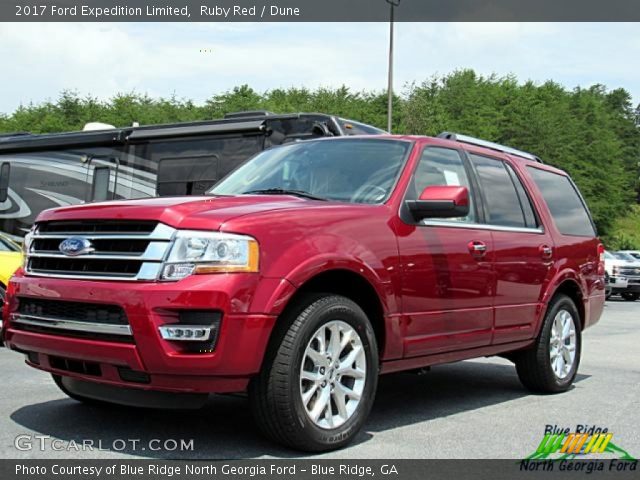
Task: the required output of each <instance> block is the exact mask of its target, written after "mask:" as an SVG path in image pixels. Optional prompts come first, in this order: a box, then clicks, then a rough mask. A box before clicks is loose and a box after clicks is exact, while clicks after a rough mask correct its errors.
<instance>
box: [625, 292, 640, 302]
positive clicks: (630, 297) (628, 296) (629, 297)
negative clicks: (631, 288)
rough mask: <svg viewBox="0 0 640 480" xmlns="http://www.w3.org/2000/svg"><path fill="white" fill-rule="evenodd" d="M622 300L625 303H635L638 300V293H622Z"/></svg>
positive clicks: (639, 296)
mask: <svg viewBox="0 0 640 480" xmlns="http://www.w3.org/2000/svg"><path fill="white" fill-rule="evenodd" d="M622 298H624V299H625V300H626V301H627V302H635V301H636V300H638V298H640V293H635V292H624V293H623V294H622Z"/></svg>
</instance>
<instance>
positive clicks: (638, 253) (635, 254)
mask: <svg viewBox="0 0 640 480" xmlns="http://www.w3.org/2000/svg"><path fill="white" fill-rule="evenodd" d="M619 252H620V253H627V254H629V255H631V256H632V257H633V258H635V259H637V260H638V261H639V262H640V250H619Z"/></svg>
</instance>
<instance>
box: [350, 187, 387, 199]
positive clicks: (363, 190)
mask: <svg viewBox="0 0 640 480" xmlns="http://www.w3.org/2000/svg"><path fill="white" fill-rule="evenodd" d="M386 196H387V191H386V190H385V189H384V188H382V187H381V186H379V185H374V184H373V183H365V184H364V185H362V186H361V187H360V188H358V190H356V193H354V194H353V195H352V196H351V201H352V202H359V203H375V202H378V201H380V200H382V199H383V198H384V197H386ZM369 200H372V201H369Z"/></svg>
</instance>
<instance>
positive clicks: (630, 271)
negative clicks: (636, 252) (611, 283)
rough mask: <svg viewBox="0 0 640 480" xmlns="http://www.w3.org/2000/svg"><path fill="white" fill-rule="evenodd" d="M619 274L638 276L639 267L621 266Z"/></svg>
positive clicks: (639, 274)
mask: <svg viewBox="0 0 640 480" xmlns="http://www.w3.org/2000/svg"><path fill="white" fill-rule="evenodd" d="M620 275H624V276H627V277H640V267H638V268H636V267H622V268H621V269H620Z"/></svg>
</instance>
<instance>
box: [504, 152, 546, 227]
mask: <svg viewBox="0 0 640 480" xmlns="http://www.w3.org/2000/svg"><path fill="white" fill-rule="evenodd" d="M504 166H505V167H507V171H508V172H509V176H510V177H511V180H512V181H513V184H514V185H515V186H516V191H517V192H518V198H519V200H520V206H521V207H522V212H523V213H524V220H525V222H526V224H527V227H528V228H537V227H539V226H540V224H539V223H538V217H537V216H536V214H535V212H534V210H533V205H531V199H530V198H529V195H528V194H527V191H526V189H525V188H524V185H523V184H522V182H521V181H520V178H519V177H518V175H517V174H516V172H515V171H514V170H513V168H512V167H511V165H509V164H508V163H505V164H504Z"/></svg>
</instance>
